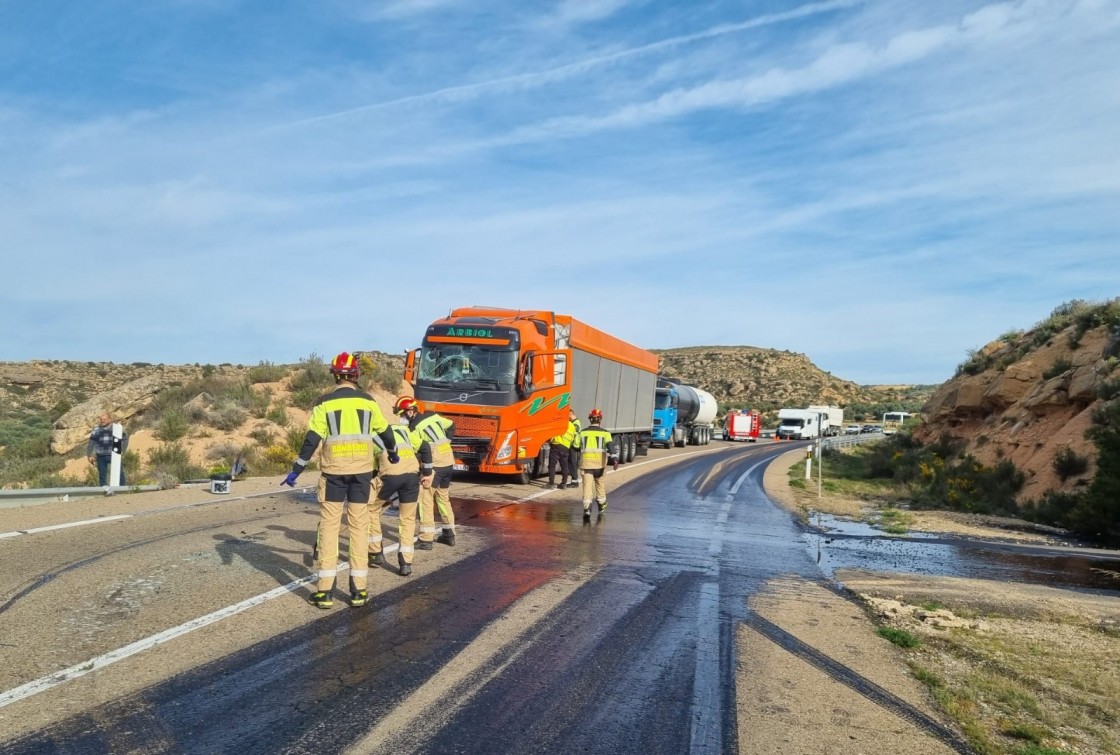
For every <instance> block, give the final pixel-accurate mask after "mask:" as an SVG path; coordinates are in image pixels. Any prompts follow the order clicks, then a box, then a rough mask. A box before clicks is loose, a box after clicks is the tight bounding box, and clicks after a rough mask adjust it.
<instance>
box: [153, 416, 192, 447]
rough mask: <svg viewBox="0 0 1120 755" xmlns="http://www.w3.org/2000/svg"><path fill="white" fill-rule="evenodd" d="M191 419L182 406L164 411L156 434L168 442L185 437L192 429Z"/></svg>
mask: <svg viewBox="0 0 1120 755" xmlns="http://www.w3.org/2000/svg"><path fill="white" fill-rule="evenodd" d="M190 426H191V425H190V419H189V418H188V417H187V413H186V412H185V411H183V409H182V407H180V408H178V409H172V410H169V411H167V412H164V414H163V416H162V417H160V419H159V424H157V425H156V431H155V436H156V437H157V438H159V439H160V440H162V441H165V442H167V443H173V442H175V441H177V440H180V439H181V438H183V437H184V436H185V435H186V434H187V431H188V430H190Z"/></svg>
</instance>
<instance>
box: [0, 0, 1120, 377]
mask: <svg viewBox="0 0 1120 755" xmlns="http://www.w3.org/2000/svg"><path fill="white" fill-rule="evenodd" d="M0 13H2V17H3V21H4V22H3V27H4V31H3V32H2V33H0V250H2V251H0V257H2V262H0V312H2V313H3V321H4V325H5V327H4V333H3V336H2V337H0V360H2V361H27V360H32V359H73V360H83V361H86V360H91V361H112V362H126V363H128V362H138V361H139V362H151V363H166V364H186V363H196V362H197V363H203V364H205V363H213V364H219V363H223V362H231V363H236V364H257V363H258V362H261V361H270V362H276V363H292V362H296V361H298V360H300V359H302V358H305V357H307V356H309V355H311V354H317V355H319V356H323V357H326V358H328V359H329V358H330V357H331V356H333V355H334V354H335V353H337V352H339V351H343V350H379V351H386V352H394V353H400V352H402V351H404V350H406V349H410V348H414V347H416V346H418V345H419V342H420V339H421V338H422V336H423V334H424V331H425V328H426V327H427V325H428V324H429V323H431V322H432V321H434V320H436V319H438V318H440V317H442V316H444V315H446V314H447V313H448V311H449V310H450V309H452V308H454V307H459V306H470V305H487V306H499V307H510V308H525V309H546V310H547V309H551V310H554V311H557V312H562V313H565V314H571V315H574V316H575V317H577V318H579V319H581V320H583V321H585V322H587V323H589V324H591V325H593V326H595V327H598V328H600V329H602V330H605V331H607V332H609V333H611V334H613V335H616V336H618V337H621V338H623V339H625V340H628V341H630V342H632V343H635V344H637V345H639V346H642V347H645V348H649V349H663V348H676V347H683V346H701V345H744V346H756V347H762V348H774V349H779V350H789V351H793V352H799V353H804V354H806V355H807V356H808V357H809V358H810V359H811V360H812V361H813V362H814V363H816V364H817V366H819V367H820V368H822V369H824V370H828V371H830V372H831V373H832V374H833V375H836V376H838V377H841V378H844V379H848V380H854V381H856V382H858V383H861V384H872V383H940V382H943V381H944V380H947V379H948V378H950V377H952V375H953V372H954V370H955V368H956V365H957V364H958V363H960V362H962V361H964V360H965V359H966V357H967V352H968V350H969V349H970V348H974V347H978V346H981V345H983V344H984V343H987V342H988V341H991V340H994V339H995V338H997V337H998V336H999V335H1000V334H1002V333H1005V332H1006V331H1008V330H1012V329H1026V328H1029V327H1031V326H1032V325H1033V324H1035V323H1036V322H1038V321H1040V320H1042V319H1044V318H1045V317H1046V316H1047V315H1048V314H1049V313H1050V312H1051V311H1052V310H1053V309H1054V308H1055V307H1057V306H1058V305H1059V304H1061V303H1063V302H1066V301H1069V300H1071V299H1086V300H1089V301H1102V300H1107V299H1112V298H1115V297H1117V296H1120V244H1118V239H1120V52H1118V51H1120V0H1021V1H1018V2H997V3H985V2H965V1H963V0H938V1H937V2H918V3H914V2H897V1H895V0H891V1H887V0H881V1H876V0H865V1H860V0H823V1H821V2H774V1H771V0H735V1H732V0H710V1H707V2H705V1H703V0H691V1H689V2H681V1H680V0H676V1H674V2H667V1H663V0H556V1H553V2H545V1H544V0H541V1H539V2H529V3H526V2H523V1H518V0H382V1H381V2H362V1H360V0H318V1H317V2H289V1H287V0H259V1H250V0H146V2H143V3H134V2H120V1H113V0H102V1H101V2H90V3H74V2H61V1H60V0H37V1H36V2H33V3H31V2H15V1H14V0H0Z"/></svg>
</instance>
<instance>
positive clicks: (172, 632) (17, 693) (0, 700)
mask: <svg viewBox="0 0 1120 755" xmlns="http://www.w3.org/2000/svg"><path fill="white" fill-rule="evenodd" d="M716 450H722V449H711V450H710V451H701V452H699V453H701V454H704V453H710V452H711V451H716ZM684 455H685V454H680V455H677V456H668V457H665V458H662V459H650V460H649V461H645V462H641V463H639V464H633V465H631V467H639V466H643V465H645V464H653V463H656V462H660V461H666V460H667V459H679V458H681V456H684ZM687 455H689V456H693V455H696V454H687ZM762 463H763V462H759V463H758V464H755V465H754V466H752V467H751V468H750V469H748V470H747V471H746V472H745V473H744V474H743V476H742V477H740V478H739V480H738V481H737V482H736V483H735V486H734V488H733V491H734V490H736V489H738V486H739V484H740V483H741V482H742V481H743V479H745V478H746V476H747V475H748V474H750V473H751V471H753V470H754V469H755V467H758V466H759V465H761V464H762ZM306 489H307V488H302V489H300V490H306ZM283 492H286V491H283ZM551 492H553V491H551V490H542V491H539V492H537V493H534V494H532V495H530V496H526V497H525V498H522V499H519V501H518V502H519V503H520V502H523V501H529V500H532V499H534V498H538V497H540V496H542V495H547V494H549V493H551ZM263 495H275V491H272V492H265V493H255V494H252V495H245V496H238V497H237V498H227V499H224V500H225V501H232V500H246V499H249V498H256V497H259V496H263ZM215 503H217V501H206V502H203V503H196V504H186V505H184V506H176V507H173V508H193V507H195V506H209V505H213V504H215ZM168 510H170V509H160V510H159V511H168ZM143 513H144V514H151V513H156V511H150V512H143ZM142 515H143V514H136V515H133V514H118V515H115V516H112V517H101V518H98V519H87V520H83V521H79V522H69V523H67V524H56V525H51V526H49V527H37V528H35V529H31V530H21V531H17V532H6V533H0V538H4V537H16V536H18V535H23V534H29V533H32V532H43V531H46V530H54V529H62V528H64V527H78V526H81V525H85V524H96V523H98V522H104V521H110V520H113V519H128V518H132V517H134V516H142ZM712 547H715V548H717V549H722V538H721V536H720V535H719V532H718V530H717V533H716V537H714V538H713V541H712ZM399 548H400V545H399V544H398V543H392V544H391V545H388V546H386V547H385V548H383V549H382V551H381V552H382V553H383V554H389V553H394V552H396V551H397V550H398V549H399ZM709 552H711V548H709ZM717 554H718V550H717ZM348 568H349V564H347V563H345V562H343V563H339V565H338V571H339V572H342V571H344V570H346V569H348ZM718 570H719V564H718V562H717V564H716V585H715V587H716V596H715V610H716V616H715V618H716V620H718V618H719V615H718V614H719V610H718V609H719V590H718V588H719V581H718V576H719V571H718ZM316 579H318V577H317V575H310V576H307V577H304V578H303V579H297V580H296V581H294V582H289V583H288V584H286V585H281V586H280V587H277V588H274V589H272V590H269V591H268V592H265V593H261V594H260V595H256V596H254V597H252V598H248V599H246V600H243V601H241V602H240V603H235V604H234V605H232V606H227V607H226V608H222V609H219V610H217V611H214V612H213V613H209V614H206V615H205V616H200V617H199V618H197V619H192V620H191V621H188V622H186V623H185V624H180V625H179V626H177V627H172V628H171V629H167V630H165V631H163V632H160V633H158V634H154V635H152V636H151V637H146V638H144V639H142V640H137V641H136V642H133V643H131V644H129V645H125V646H124V647H122V648H118V649H117V650H111V651H109V652H108V653H105V654H103V655H99V656H97V657H96V658H91V659H90V660H88V661H85V662H84V663H79V664H77V665H75V666H71V667H70V668H66V669H63V670H61V671H56V672H55V673H53V674H48V675H47V676H44V677H41V678H39V679H36V680H34V681H30V682H27V683H26V684H22V685H20V686H19V687H15V688H13V689H10V690H8V691H6V692H3V693H0V708H3V707H5V706H8V705H11V704H12V703H14V702H17V701H19V700H23V699H24V698H27V697H31V696H32V695H36V694H38V693H40V692H45V691H47V690H49V689H51V688H53V687H57V686H58V685H60V684H63V683H65V682H68V681H70V680H72V679H77V678H79V677H82V676H85V675H86V674H88V673H90V672H91V671H95V670H97V669H101V668H105V667H106V666H110V665H112V664H114V663H116V662H117V661H122V660H124V659H125V658H128V657H130V656H133V655H136V654H137V653H141V652H143V651H145V650H148V649H150V648H153V647H156V646H158V645H162V644H164V643H166V642H170V641H171V640H173V639H176V638H178V637H182V636H183V635H185V634H188V633H190V632H193V631H195V630H196V629H201V628H203V627H205V626H208V625H210V624H213V623H215V622H218V621H221V620H222V619H226V618H229V617H230V616H235V615H237V614H239V613H242V612H243V611H247V610H249V609H250V608H253V607H254V606H258V605H260V604H262V603H265V602H267V601H269V600H272V599H273V598H278V597H280V596H282V595H286V594H287V593H289V592H293V591H295V590H297V589H299V588H300V587H302V586H303V585H307V584H310V583H312V582H314V581H316ZM572 589H573V590H574V589H575V588H574V587H573V588H572ZM532 594H533V593H530V594H529V595H528V596H526V597H525V598H522V601H524V600H525V599H527V598H528V597H530V596H531V595H532ZM519 602H520V601H519ZM702 602H703V599H702ZM702 607H706V604H705V605H704V606H702ZM702 613H703V612H702ZM702 626H703V625H702ZM465 652H466V651H464V653H465ZM718 652H719V649H718V648H716V651H715V663H716V675H717V677H718V671H719V668H718V664H719V655H718ZM698 662H699V659H698ZM445 682H446V679H445V678H444V679H443V680H442V681H441V685H442V684H444V683H445ZM421 689H423V688H421ZM418 693H419V691H418V692H417V693H414V694H418ZM705 697H706V696H705ZM705 704H706V703H705ZM696 705H697V691H696V690H694V693H693V707H694V710H695V707H696ZM693 722H694V727H693V728H694V730H695V727H696V717H695V716H694V717H693ZM694 741H695V739H694Z"/></svg>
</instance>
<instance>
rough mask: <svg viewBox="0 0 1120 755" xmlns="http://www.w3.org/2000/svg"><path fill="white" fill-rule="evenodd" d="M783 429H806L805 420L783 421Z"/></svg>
mask: <svg viewBox="0 0 1120 755" xmlns="http://www.w3.org/2000/svg"><path fill="white" fill-rule="evenodd" d="M782 427H805V420H803V419H783V420H782Z"/></svg>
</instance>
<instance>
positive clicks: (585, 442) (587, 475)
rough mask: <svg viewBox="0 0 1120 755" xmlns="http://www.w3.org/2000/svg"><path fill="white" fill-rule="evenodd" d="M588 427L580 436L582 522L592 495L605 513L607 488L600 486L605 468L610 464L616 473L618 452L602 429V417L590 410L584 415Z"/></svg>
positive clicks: (595, 411) (589, 511)
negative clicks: (588, 424) (588, 423)
mask: <svg viewBox="0 0 1120 755" xmlns="http://www.w3.org/2000/svg"><path fill="white" fill-rule="evenodd" d="M587 419H588V422H590V426H589V427H588V428H587V429H586V430H582V431H580V434H579V446H580V457H579V469H580V476H581V477H582V478H583V518H584V520H585V521H587V520H590V519H591V501H592V493H594V496H595V497H594V500H595V503H596V505H597V506H598V507H599V513H600V514H601V513H603V512H604V511H606V510H607V486H606V483H604V482H603V474H604V473H605V472H606V470H607V464H608V463H610V464H613V465H614V468H615V469H616V470H617V469H618V448H617V446H616V445H615V442H614V439H613V438H612V437H611V434H610V433H609V432H607V431H606V430H604V429H603V428H602V424H603V413H602V412H601V411H599V410H598V409H592V410H591V413H590V414H588V415H587Z"/></svg>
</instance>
